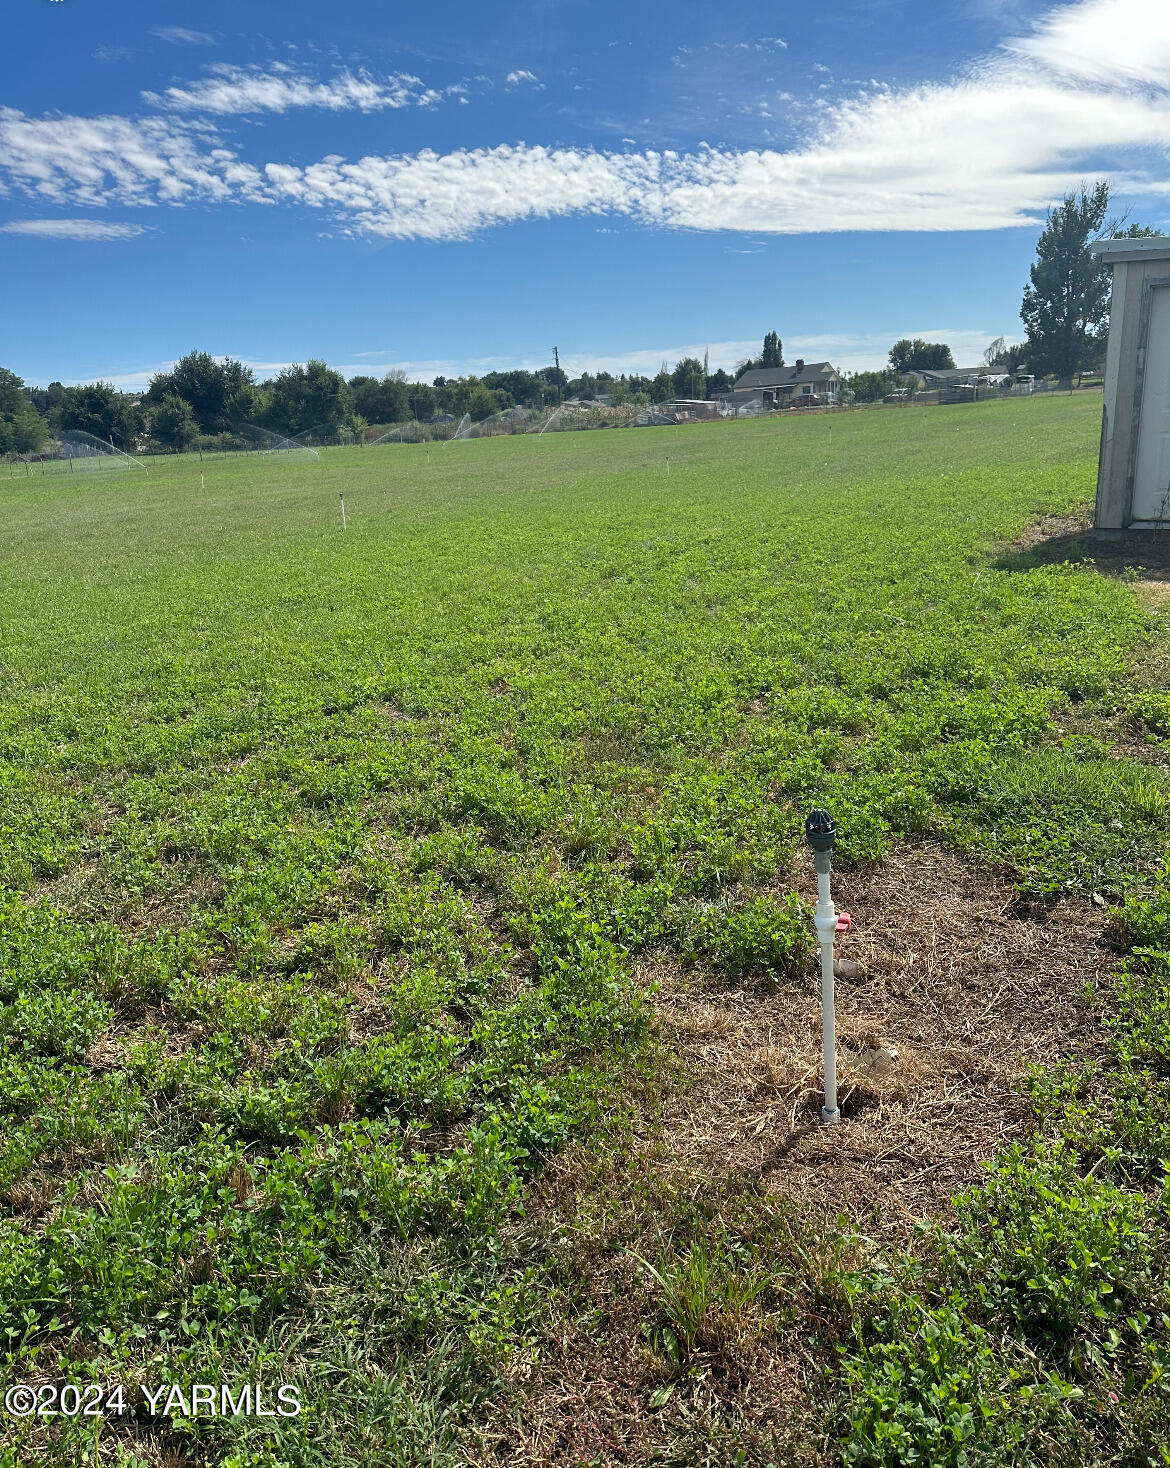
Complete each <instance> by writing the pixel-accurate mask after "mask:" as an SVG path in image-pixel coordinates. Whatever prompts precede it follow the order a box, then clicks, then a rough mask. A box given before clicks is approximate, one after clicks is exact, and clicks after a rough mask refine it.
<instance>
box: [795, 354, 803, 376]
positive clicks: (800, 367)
mask: <svg viewBox="0 0 1170 1468" xmlns="http://www.w3.org/2000/svg"><path fill="white" fill-rule="evenodd" d="M803 371H804V358H803V357H797V359H796V375H797V377H799V376H800V374H801V373H802V372H803Z"/></svg>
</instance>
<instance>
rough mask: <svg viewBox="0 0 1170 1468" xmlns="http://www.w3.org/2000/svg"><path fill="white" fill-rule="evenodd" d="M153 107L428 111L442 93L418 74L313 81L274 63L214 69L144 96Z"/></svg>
mask: <svg viewBox="0 0 1170 1468" xmlns="http://www.w3.org/2000/svg"><path fill="white" fill-rule="evenodd" d="M142 95H143V99H144V100H145V101H146V102H147V103H149V104H150V105H151V106H153V107H161V108H165V109H166V110H167V111H171V112H206V113H215V114H217V115H220V116H224V115H228V114H232V113H252V112H288V111H291V110H292V109H294V108H298V107H310V108H318V109H324V110H326V111H330V112H348V111H357V112H380V111H382V110H384V109H386V108H398V107H430V106H434V104H435V103H437V102H441V101H442V100H443V94H442V93H441V92H437V91H434V90H433V89H432V88H430V87H424V86H423V84H422V81H421V80H420V78H418V77H417V76H411V75H410V74H409V73H408V72H401V73H396V74H392V75H390V76H385V77H381V78H379V77H374V76H371V75H370V74H369V73H368V72H365V71H359V72H353V71H342V72H339V73H338V74H337V75H336V76H335V77H332V78H330V79H329V80H328V81H324V82H322V81H315V80H314V79H313V78H312V77H309V76H306V75H305V74H304V73H303V72H300V71H298V70H297V69H296V68H295V67H291V66H287V65H284V64H281V63H276V64H274V65H272V66H270V67H269V68H268V69H267V70H265V69H264V68H262V67H243V66H226V65H225V66H213V67H211V68H210V72H209V75H208V76H206V77H204V78H203V79H202V80H201V81H197V82H192V83H190V84H189V85H187V86H183V87H168V88H167V89H166V90H165V91H164V92H143V94H142Z"/></svg>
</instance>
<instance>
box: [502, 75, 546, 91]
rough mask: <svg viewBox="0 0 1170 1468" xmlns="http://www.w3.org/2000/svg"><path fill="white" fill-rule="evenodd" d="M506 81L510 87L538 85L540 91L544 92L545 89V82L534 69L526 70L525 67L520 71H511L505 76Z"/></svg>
mask: <svg viewBox="0 0 1170 1468" xmlns="http://www.w3.org/2000/svg"><path fill="white" fill-rule="evenodd" d="M505 81H506V82H507V85H508V86H510V87H522V86H528V87H536V88H537V89H538V90H539V91H542V92H543V91H544V83H543V82H542V81H541V80H540V78H539V77H538V76H537V75H536V73H535V72H534V71H525V70H524V69H521V70H519V71H510V72H509V73H508V75H507V77H506V78H505Z"/></svg>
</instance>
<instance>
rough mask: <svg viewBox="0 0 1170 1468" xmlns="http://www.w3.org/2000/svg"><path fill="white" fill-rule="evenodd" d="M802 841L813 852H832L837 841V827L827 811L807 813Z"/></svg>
mask: <svg viewBox="0 0 1170 1468" xmlns="http://www.w3.org/2000/svg"><path fill="white" fill-rule="evenodd" d="M804 839H805V840H806V841H807V842H808V844H809V845H810V846H811V847H812V849H813V850H814V851H832V849H833V843H834V842H835V841H836V839H837V827H836V826H835V825H834V824H833V817H832V816H831V815H830V814H829V812H828V811H827V810H813V811H809V813H808V818H807V820H806V821H805V823H804Z"/></svg>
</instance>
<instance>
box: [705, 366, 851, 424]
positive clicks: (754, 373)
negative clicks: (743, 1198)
mask: <svg viewBox="0 0 1170 1468" xmlns="http://www.w3.org/2000/svg"><path fill="white" fill-rule="evenodd" d="M840 391H841V374H840V373H839V372H838V371H837V369H836V367H834V366H833V364H832V363H831V362H806V361H805V360H804V358H803V357H798V358H797V359H796V361H795V362H794V363H793V365H792V366H791V367H753V368H752V369H751V370H750V371H748V372H742V373H740V375H739V377H738V378H737V379H736V382H735V387H734V388H733V389H732V391H731V393H729V394H727V395H726V396H727V397H728V398H730V399H733V400H736V402H737V406H738V404H739V403H742V402H746V401H747V399H746V398H744V397H742V396H741V394H745V393H751V394H753V396H754V395H756V394H758V395H759V404H760V411H761V412H764V413H767V412H769V411H770V410H771V409H773V408H787V407H790V406H791V405H792V402H793V401H794V399H796V398H801V397H809V396H811V395H812V394H815V395H816V396H817V397H819V398H827V399H829V400H830V401H833V402H835V401H836V395H837V394H838V393H839V392H840Z"/></svg>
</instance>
